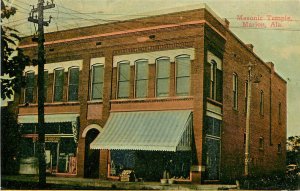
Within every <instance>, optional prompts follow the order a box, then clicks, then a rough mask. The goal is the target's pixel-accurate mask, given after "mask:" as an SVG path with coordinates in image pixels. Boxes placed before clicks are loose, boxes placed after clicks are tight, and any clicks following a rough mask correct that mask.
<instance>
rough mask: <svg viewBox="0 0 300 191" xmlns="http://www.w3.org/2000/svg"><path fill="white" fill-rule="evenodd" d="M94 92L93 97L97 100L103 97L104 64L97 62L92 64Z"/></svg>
mask: <svg viewBox="0 0 300 191" xmlns="http://www.w3.org/2000/svg"><path fill="white" fill-rule="evenodd" d="M91 81H92V92H91V95H92V96H91V99H92V100H97V99H102V98H103V82H104V66H103V65H101V64H95V65H93V66H92V80H91Z"/></svg>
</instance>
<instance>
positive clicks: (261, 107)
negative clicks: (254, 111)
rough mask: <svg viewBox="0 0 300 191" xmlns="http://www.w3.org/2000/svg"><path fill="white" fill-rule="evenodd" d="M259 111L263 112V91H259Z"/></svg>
mask: <svg viewBox="0 0 300 191" xmlns="http://www.w3.org/2000/svg"><path fill="white" fill-rule="evenodd" d="M259 113H260V114H261V115H263V114H264V91H262V90H261V91H260V102H259Z"/></svg>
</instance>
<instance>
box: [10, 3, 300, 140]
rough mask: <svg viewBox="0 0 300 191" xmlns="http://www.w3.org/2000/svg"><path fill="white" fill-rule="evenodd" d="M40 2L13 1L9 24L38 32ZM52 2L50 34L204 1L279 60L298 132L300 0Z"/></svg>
mask: <svg viewBox="0 0 300 191" xmlns="http://www.w3.org/2000/svg"><path fill="white" fill-rule="evenodd" d="M37 1H38V0H9V2H10V3H11V4H12V5H13V6H15V7H16V8H17V9H18V11H17V14H16V15H15V16H14V17H12V18H11V19H10V20H9V23H7V25H9V26H11V27H13V28H16V29H17V30H19V31H20V33H21V35H23V36H28V35H32V34H34V33H35V30H36V28H37V26H35V27H34V25H33V24H32V23H30V22H28V21H27V18H28V15H29V12H30V10H31V8H32V6H31V5H34V6H35V7H36V4H37ZM45 2H47V1H46V0H45ZM53 3H54V4H55V5H56V6H55V8H53V9H49V10H46V11H45V20H46V18H49V16H50V15H51V16H52V17H53V18H52V20H51V23H50V25H49V27H45V32H46V33H47V32H53V31H58V30H66V29H70V28H77V27H81V26H87V25H96V24H101V23H104V22H107V21H114V20H124V19H128V18H132V17H141V16H147V15H148V14H150V13H153V12H154V11H157V10H160V9H169V8H176V7H182V6H193V5H199V4H201V3H206V4H207V5H208V6H209V7H210V8H211V9H212V10H213V11H214V12H215V13H216V14H217V15H218V16H219V17H221V18H227V20H229V22H230V29H231V30H232V31H233V32H234V33H235V34H236V35H237V36H238V37H239V38H240V39H241V40H242V41H243V42H244V43H246V44H248V43H251V44H253V45H254V52H255V53H256V54H257V55H258V56H259V57H260V58H261V59H262V60H264V61H265V62H268V61H272V62H273V63H274V64H275V70H276V72H277V73H278V74H280V75H281V76H282V77H283V78H284V79H285V80H286V81H287V86H288V90H287V95H288V97H287V115H288V116H287V117H288V122H287V126H288V131H287V135H288V136H292V135H300V99H299V97H300V75H299V72H298V71H299V70H300V11H299V10H300V0H282V1H280V0H252V1H250V0H235V1H234V0H229V1H220V0H54V1H53ZM240 17H243V18H245V17H246V18H249V17H252V19H253V18H259V19H260V20H255V21H251V22H249V23H251V24H253V27H252V28H249V27H247V25H245V23H243V21H242V20H239V18H240ZM272 23H273V25H272ZM4 24H5V23H4ZM297 98H298V99H297ZM298 112H299V113H298Z"/></svg>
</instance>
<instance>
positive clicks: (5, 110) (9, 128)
mask: <svg viewBox="0 0 300 191" xmlns="http://www.w3.org/2000/svg"><path fill="white" fill-rule="evenodd" d="M16 116H17V115H16V114H15V113H14V107H10V106H8V107H1V173H2V174H16V173H18V169H19V149H20V139H21V134H20V132H19V125H18V123H17V117H16Z"/></svg>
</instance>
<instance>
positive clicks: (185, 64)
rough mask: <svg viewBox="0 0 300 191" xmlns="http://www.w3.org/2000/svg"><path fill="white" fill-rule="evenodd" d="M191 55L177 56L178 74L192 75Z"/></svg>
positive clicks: (178, 75)
mask: <svg viewBox="0 0 300 191" xmlns="http://www.w3.org/2000/svg"><path fill="white" fill-rule="evenodd" d="M190 67H191V61H190V57H188V56H186V57H178V58H176V76H177V77H180V76H190V71H191V68H190Z"/></svg>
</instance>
